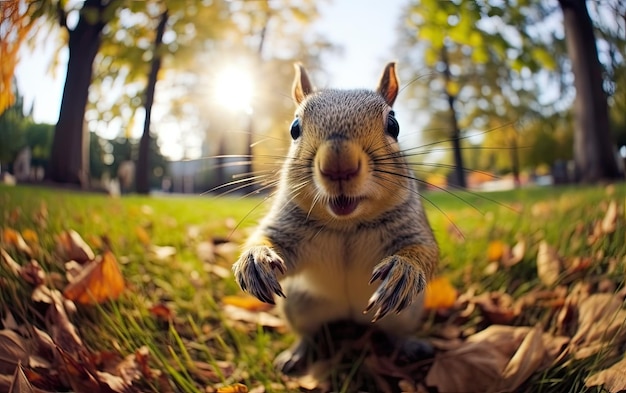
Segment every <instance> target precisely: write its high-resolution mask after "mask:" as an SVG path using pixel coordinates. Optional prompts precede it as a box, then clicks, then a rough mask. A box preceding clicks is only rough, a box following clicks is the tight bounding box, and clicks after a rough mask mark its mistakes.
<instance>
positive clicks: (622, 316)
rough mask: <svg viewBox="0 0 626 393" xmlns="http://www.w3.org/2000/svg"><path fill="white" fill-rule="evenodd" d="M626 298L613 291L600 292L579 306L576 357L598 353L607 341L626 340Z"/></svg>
mask: <svg viewBox="0 0 626 393" xmlns="http://www.w3.org/2000/svg"><path fill="white" fill-rule="evenodd" d="M622 306H623V300H622V299H621V298H620V297H619V296H617V295H615V294H613V293H596V294H593V295H591V296H589V297H587V298H584V299H583V300H582V301H581V302H580V304H579V306H578V329H577V331H576V334H575V335H574V337H572V342H571V345H572V348H571V350H572V351H573V352H574V357H575V358H576V359H582V358H586V357H589V356H592V355H595V354H596V353H598V352H599V351H601V350H602V349H603V348H605V347H606V346H607V345H609V344H610V345H611V346H612V347H615V348H617V347H619V346H620V345H621V344H622V343H624V342H626V310H624V309H623V308H622Z"/></svg>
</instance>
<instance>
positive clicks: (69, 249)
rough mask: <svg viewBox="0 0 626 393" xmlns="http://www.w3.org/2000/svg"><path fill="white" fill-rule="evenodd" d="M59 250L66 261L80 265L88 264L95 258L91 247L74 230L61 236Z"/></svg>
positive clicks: (58, 240)
mask: <svg viewBox="0 0 626 393" xmlns="http://www.w3.org/2000/svg"><path fill="white" fill-rule="evenodd" d="M57 249H58V250H59V252H60V253H61V255H63V256H64V257H65V258H66V260H68V261H70V260H71V261H76V262H78V263H80V264H84V263H87V262H89V261H91V260H93V259H94V258H95V254H94V253H93V251H92V250H91V248H90V247H89V245H87V243H85V241H84V240H83V238H82V237H81V236H80V235H79V234H78V232H76V231H75V230H73V229H70V230H69V231H65V232H62V233H61V234H60V235H59V237H58V239H57Z"/></svg>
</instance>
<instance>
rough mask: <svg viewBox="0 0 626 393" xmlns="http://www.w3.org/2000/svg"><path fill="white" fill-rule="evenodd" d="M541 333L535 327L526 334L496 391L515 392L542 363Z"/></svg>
mask: <svg viewBox="0 0 626 393" xmlns="http://www.w3.org/2000/svg"><path fill="white" fill-rule="evenodd" d="M542 333H543V332H542V331H541V329H540V328H539V327H535V328H533V329H530V331H529V332H528V334H526V337H524V340H523V341H522V343H521V345H520V346H519V348H518V349H517V351H516V352H515V354H514V355H513V357H512V358H511V360H509V363H508V364H507V365H506V368H505V369H504V371H503V372H502V380H501V381H500V383H499V385H498V389H497V390H498V391H501V392H514V391H516V390H517V388H519V387H520V386H521V385H522V383H524V382H525V381H526V380H527V379H528V378H529V377H530V376H531V375H532V374H533V373H534V372H535V371H537V369H538V368H539V366H540V365H541V364H542V363H543V360H544V357H545V353H546V349H545V348H544V344H543V339H542Z"/></svg>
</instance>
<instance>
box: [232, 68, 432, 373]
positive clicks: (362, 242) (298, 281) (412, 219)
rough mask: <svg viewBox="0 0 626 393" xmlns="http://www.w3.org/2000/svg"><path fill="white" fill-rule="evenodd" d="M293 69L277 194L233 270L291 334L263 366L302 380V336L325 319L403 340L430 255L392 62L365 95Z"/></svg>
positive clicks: (308, 340) (307, 347) (419, 302)
mask: <svg viewBox="0 0 626 393" xmlns="http://www.w3.org/2000/svg"><path fill="white" fill-rule="evenodd" d="M295 70H296V75H295V80H294V83H293V87H292V95H293V99H294V101H295V103H296V105H297V110H296V112H295V120H293V123H291V127H290V134H291V138H292V144H291V146H290V149H289V153H288V156H287V157H286V160H285V162H284V163H283V166H282V169H281V171H280V180H279V186H278V189H277V193H276V195H275V196H274V200H273V204H272V207H271V208H270V210H269V213H268V214H267V215H266V216H265V217H264V218H263V219H262V220H261V222H260V224H259V226H258V227H257V229H256V230H255V232H254V233H253V234H252V235H251V236H250V238H249V239H248V240H247V242H246V243H245V245H244V251H243V252H242V253H241V256H240V257H239V259H238V260H237V261H236V262H235V263H234V265H233V273H234V276H235V279H236V281H237V283H238V284H239V286H240V287H241V289H242V290H244V291H246V292H248V293H250V294H252V295H254V296H255V297H257V298H258V299H260V300H261V301H263V302H266V303H270V304H277V307H278V308H279V310H280V311H281V313H282V315H283V316H284V318H285V319H286V321H287V323H288V325H289V327H290V328H291V329H292V331H294V332H295V333H296V334H297V335H298V336H299V339H298V340H297V341H296V342H295V344H294V345H293V346H292V347H291V348H289V349H287V350H285V351H284V352H282V353H280V354H279V355H278V356H277V357H276V359H275V361H274V364H275V366H276V367H277V368H278V369H279V370H280V371H282V372H283V373H285V374H293V373H296V372H299V371H302V368H303V367H305V366H306V364H305V362H306V360H307V359H308V358H310V356H311V351H312V350H313V349H314V348H313V344H312V339H313V337H315V335H316V334H317V333H318V332H319V331H320V329H321V328H322V327H324V326H328V325H329V324H331V323H333V322H337V321H349V322H352V323H356V324H358V325H370V324H373V325H374V326H375V327H376V329H378V330H380V331H382V332H384V333H385V334H387V335H388V336H389V337H393V338H394V339H395V338H397V339H398V340H399V341H402V340H403V339H408V338H409V337H410V336H411V334H413V333H415V331H416V330H417V328H418V326H419V320H420V315H421V311H422V308H423V293H424V289H425V286H426V284H427V282H428V280H429V279H430V278H431V276H432V275H433V271H434V269H435V266H436V264H437V261H438V258H439V249H438V245H437V242H436V240H435V237H434V235H433V232H432V230H431V228H430V225H429V223H428V219H427V217H426V214H425V211H424V208H423V206H422V203H421V197H420V194H419V191H418V180H417V179H416V178H415V176H414V174H413V173H412V171H411V170H410V168H409V165H408V163H407V161H406V160H405V158H404V156H403V154H402V150H401V149H400V147H399V144H398V134H399V129H400V128H399V124H398V122H397V120H396V118H395V114H394V111H393V110H392V105H393V103H394V101H395V99H396V97H397V95H398V91H399V81H398V78H397V75H396V68H395V63H393V62H392V63H389V64H387V66H386V67H385V69H384V71H383V74H382V76H381V78H380V81H379V84H378V87H377V89H376V91H371V90H365V89H355V90H339V89H322V90H316V89H315V88H314V87H313V84H312V83H311V81H310V79H309V76H308V74H307V71H306V69H305V68H304V67H303V66H302V65H301V64H296V66H295Z"/></svg>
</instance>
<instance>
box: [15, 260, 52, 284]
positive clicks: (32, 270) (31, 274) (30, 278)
mask: <svg viewBox="0 0 626 393" xmlns="http://www.w3.org/2000/svg"><path fill="white" fill-rule="evenodd" d="M20 276H21V277H22V279H23V280H24V281H26V282H27V283H29V284H30V285H32V286H35V287H36V286H38V285H41V284H43V282H44V280H45V278H46V273H45V272H44V271H43V269H42V268H41V266H40V265H39V262H37V261H36V260H34V259H31V260H30V261H29V262H28V263H26V264H25V265H24V266H22V269H20Z"/></svg>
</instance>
